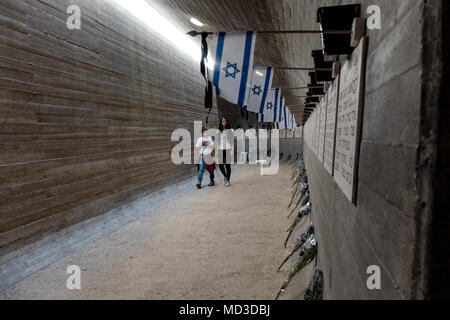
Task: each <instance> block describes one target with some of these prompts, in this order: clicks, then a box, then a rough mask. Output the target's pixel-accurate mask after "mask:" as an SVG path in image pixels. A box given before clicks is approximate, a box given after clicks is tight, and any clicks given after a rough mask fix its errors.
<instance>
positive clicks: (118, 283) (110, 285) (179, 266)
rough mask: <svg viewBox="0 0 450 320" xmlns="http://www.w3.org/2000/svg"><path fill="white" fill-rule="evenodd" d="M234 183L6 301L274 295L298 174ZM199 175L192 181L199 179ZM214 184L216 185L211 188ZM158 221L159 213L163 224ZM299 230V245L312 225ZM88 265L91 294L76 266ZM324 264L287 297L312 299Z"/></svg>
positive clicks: (59, 267) (20, 287)
mask: <svg viewBox="0 0 450 320" xmlns="http://www.w3.org/2000/svg"><path fill="white" fill-rule="evenodd" d="M233 168H234V169H235V170H234V174H233V175H232V184H233V185H232V187H231V188H224V187H223V186H222V185H221V184H220V179H217V182H218V184H217V186H216V187H204V188H203V189H201V190H196V189H195V187H194V183H193V184H192V191H188V192H186V193H184V194H183V195H182V196H181V197H179V196H178V195H177V194H173V197H172V199H171V200H170V201H167V203H166V204H164V205H161V206H159V207H157V208H156V209H152V208H151V207H149V208H147V212H145V214H143V215H141V216H140V217H138V218H137V219H136V220H135V221H134V222H131V223H128V224H126V225H124V226H122V227H121V228H119V229H118V230H116V231H114V232H112V233H109V234H108V235H107V236H105V237H104V238H102V239H99V240H97V241H95V242H92V243H90V244H87V245H85V246H84V247H83V248H82V249H80V250H78V251H76V252H75V253H73V254H70V255H69V256H67V257H65V258H63V259H61V260H59V261H58V262H57V263H54V264H52V265H50V266H49V267H46V268H44V269H43V270H41V271H39V272H37V273H35V274H33V275H31V276H29V277H28V278H26V279H25V280H23V281H20V282H18V283H16V284H15V285H13V286H11V287H10V288H8V289H7V290H5V291H3V292H2V293H1V294H0V298H1V299H273V298H274V297H275V295H276V293H277V292H278V289H279V287H280V286H281V284H282V282H283V280H284V279H285V277H286V276H287V274H288V271H289V269H290V267H291V263H288V264H287V265H286V266H285V267H284V268H283V270H282V271H281V272H277V267H278V265H279V264H280V263H281V261H282V260H283V258H284V257H285V255H286V254H287V253H288V252H289V250H290V248H291V247H288V249H284V248H283V242H284V239H285V237H286V232H285V231H286V229H287V228H288V227H289V225H290V223H291V221H288V220H287V219H286V217H287V215H288V213H289V212H288V210H287V208H286V206H287V204H288V202H289V199H290V183H289V177H290V173H291V171H290V168H289V167H288V166H287V165H282V166H281V170H280V173H279V174H278V175H276V176H273V177H261V176H260V175H259V174H258V170H257V168H256V167H253V166H249V167H245V168H243V167H241V168H237V166H234V167H233ZM194 180H195V179H192V181H193V182H194ZM203 184H204V185H206V184H207V181H204V182H203ZM155 217H158V218H157V219H155ZM306 224H308V221H307V220H305V221H304V222H303V225H301V226H299V227H298V228H297V230H296V232H295V233H294V235H293V236H292V240H291V246H292V242H293V241H295V238H297V237H298V235H299V234H300V232H301V231H304V230H303V229H305V228H306ZM70 265H78V266H80V268H81V270H82V271H81V290H68V289H67V288H66V279H67V277H68V276H69V274H66V269H67V267H68V266H70ZM313 268H314V264H313V263H312V264H310V265H309V266H308V268H306V269H305V270H303V271H302V272H300V273H299V274H298V275H297V276H296V278H295V279H294V280H293V282H292V284H291V286H290V287H289V288H288V290H287V291H286V292H284V293H283V294H282V296H281V299H302V298H303V294H304V291H305V289H306V286H307V283H308V281H309V279H310V277H311V276H312V272H313V270H312V269H313Z"/></svg>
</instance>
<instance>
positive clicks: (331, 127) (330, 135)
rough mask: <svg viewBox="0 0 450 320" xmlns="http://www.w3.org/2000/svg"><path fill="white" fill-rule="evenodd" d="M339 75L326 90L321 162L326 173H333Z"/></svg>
mask: <svg viewBox="0 0 450 320" xmlns="http://www.w3.org/2000/svg"><path fill="white" fill-rule="evenodd" d="M339 78H340V77H339V76H337V78H336V79H334V81H333V84H332V85H331V86H330V87H329V88H328V91H327V106H326V108H327V129H326V132H325V151H324V161H323V164H324V166H325V169H327V171H328V173H329V174H330V175H331V176H333V175H334V150H335V146H336V121H337V118H336V117H337V112H336V111H337V103H338V93H339V81H340V80H339Z"/></svg>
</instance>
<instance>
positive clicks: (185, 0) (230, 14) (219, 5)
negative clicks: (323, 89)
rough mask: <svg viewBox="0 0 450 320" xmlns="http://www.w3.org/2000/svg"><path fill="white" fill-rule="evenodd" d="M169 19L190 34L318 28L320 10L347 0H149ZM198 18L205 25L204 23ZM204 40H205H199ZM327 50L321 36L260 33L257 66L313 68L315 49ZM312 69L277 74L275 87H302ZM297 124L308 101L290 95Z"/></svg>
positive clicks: (285, 92)
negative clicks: (201, 25)
mask: <svg viewBox="0 0 450 320" xmlns="http://www.w3.org/2000/svg"><path fill="white" fill-rule="evenodd" d="M146 1H147V2H148V3H150V4H151V5H152V6H154V7H155V8H156V9H157V10H159V11H160V12H161V14H163V15H164V16H165V17H167V18H168V19H170V20H171V21H172V22H174V23H175V24H177V26H178V27H179V28H180V29H181V30H184V31H186V32H188V31H191V30H196V31H244V30H296V29H313V30H317V29H318V28H319V25H318V24H317V23H316V11H317V8H319V7H320V6H324V5H327V6H329V5H338V4H340V3H341V1H339V0H336V1H326V4H325V1H319V0H245V1H243V0H226V1H219V0H201V1H199V0H146ZM191 17H194V18H196V19H198V20H200V21H202V22H203V23H204V26H203V27H201V28H200V27H198V26H195V25H193V24H192V23H191V22H190V19H191ZM198 41H200V39H198ZM317 49H321V42H320V36H318V35H259V36H258V38H257V43H256V49H255V65H268V66H297V67H309V66H313V59H312V57H311V51H312V50H317ZM308 81H309V80H308V72H306V71H283V70H277V71H276V72H275V77H274V82H273V86H274V87H285V88H289V87H298V86H303V85H306V84H308ZM305 93H306V91H305V90H295V91H284V93H283V95H284V96H291V95H304V94H305ZM286 100H287V105H288V106H289V108H290V109H291V110H292V112H293V113H294V114H295V117H296V118H297V122H299V123H300V119H302V118H303V106H302V105H303V102H304V99H299V98H287V99H286ZM295 105H297V106H295Z"/></svg>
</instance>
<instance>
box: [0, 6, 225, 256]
mask: <svg viewBox="0 0 450 320" xmlns="http://www.w3.org/2000/svg"><path fill="white" fill-rule="evenodd" d="M71 4H73V1H69V0H45V1H25V0H5V1H1V3H0V9H1V10H0V18H1V19H0V21H1V23H0V24H1V25H0V96H1V109H0V117H1V118H2V124H1V126H0V130H1V135H2V137H3V138H2V139H1V160H0V177H1V178H0V179H1V180H0V187H1V189H0V197H1V199H2V201H1V203H0V211H1V216H0V256H1V255H4V254H7V253H10V252H12V251H14V250H17V249H19V248H21V247H23V246H24V245H25V244H27V243H30V242H32V241H34V240H37V239H40V238H42V237H44V236H45V235H47V234H51V233H53V232H56V231H58V230H61V229H64V228H66V227H68V226H71V225H74V224H76V223H79V222H81V221H84V220H86V219H89V218H91V217H95V216H98V215H101V214H103V213H105V212H107V211H109V210H111V209H113V208H116V207H118V206H120V205H122V204H124V203H127V202H132V201H133V200H135V199H137V198H140V197H143V196H145V195H147V194H149V193H150V192H153V191H155V190H159V189H161V188H163V187H164V186H167V185H170V184H174V183H176V182H178V181H181V180H183V179H185V178H187V177H190V176H192V175H193V173H194V170H195V169H194V167H193V166H189V165H188V166H175V165H173V164H172V161H171V159H170V153H171V149H172V147H173V145H175V143H172V142H171V139H170V138H171V133H172V131H173V130H174V129H177V128H187V129H189V130H191V133H192V131H193V125H194V120H197V121H198V120H199V119H200V120H204V119H205V116H206V113H207V110H206V109H205V108H204V107H203V103H204V89H203V88H204V79H203V77H202V75H201V74H200V72H199V63H198V61H194V59H192V58H190V57H189V56H188V55H186V53H185V52H181V51H180V49H179V48H177V47H176V46H174V45H173V44H171V43H170V42H168V41H167V40H165V39H164V38H163V37H162V36H161V35H160V34H158V33H156V32H154V31H152V30H151V29H149V28H148V27H146V26H145V25H144V24H143V23H141V22H140V21H139V20H138V19H136V18H135V17H134V16H131V15H130V14H129V13H128V12H126V11H125V10H124V9H121V8H119V7H117V6H115V5H114V4H113V3H112V2H108V1H101V0H79V1H77V5H79V6H80V8H81V11H82V20H81V21H82V25H81V30H68V28H67V27H66V20H67V18H68V16H69V15H67V14H66V10H67V8H68V6H69V5H71ZM210 121H211V123H214V124H216V123H217V122H218V120H217V109H216V108H214V109H213V112H212V114H211V116H210ZM2 262H3V263H6V261H3V260H2Z"/></svg>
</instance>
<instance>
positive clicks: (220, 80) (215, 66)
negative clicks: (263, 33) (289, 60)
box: [208, 31, 256, 106]
mask: <svg viewBox="0 0 450 320" xmlns="http://www.w3.org/2000/svg"><path fill="white" fill-rule="evenodd" d="M255 41H256V33H255V32H252V31H248V32H219V33H215V34H214V36H213V37H212V39H211V40H210V41H209V48H210V50H209V56H208V61H209V64H208V68H209V76H210V77H212V79H210V80H211V81H212V83H213V85H214V86H215V87H216V94H217V95H218V96H221V97H222V98H224V99H225V100H227V101H229V102H231V103H234V104H237V105H240V106H246V105H247V102H248V94H249V88H250V85H251V81H252V75H253V58H254V53H255ZM212 61H214V63H212Z"/></svg>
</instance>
